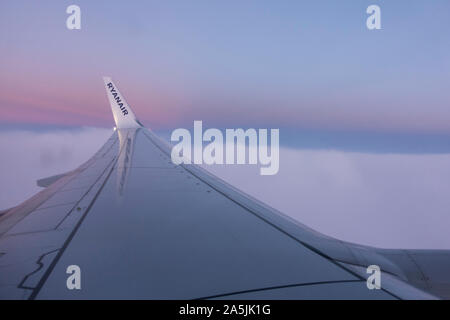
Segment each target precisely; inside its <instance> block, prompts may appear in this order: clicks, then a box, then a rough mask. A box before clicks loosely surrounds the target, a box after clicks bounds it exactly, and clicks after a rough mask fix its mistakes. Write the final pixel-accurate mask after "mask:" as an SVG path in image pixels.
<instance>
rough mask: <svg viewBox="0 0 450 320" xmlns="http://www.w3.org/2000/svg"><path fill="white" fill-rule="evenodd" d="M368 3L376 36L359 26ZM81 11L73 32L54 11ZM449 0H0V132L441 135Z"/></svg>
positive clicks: (449, 97)
mask: <svg viewBox="0 0 450 320" xmlns="http://www.w3.org/2000/svg"><path fill="white" fill-rule="evenodd" d="M374 3H376V4H378V5H379V6H380V8H381V14H382V20H381V21H382V30H373V31H371V30H368V29H367V28H366V19H367V17H368V15H367V14H366V8H367V6H369V5H371V4H374ZM71 4H77V5H79V6H80V8H81V16H82V18H81V21H82V22H81V30H68V29H67V28H66V19H67V17H68V14H66V12H65V11H66V8H67V6H68V5H71ZM449 9H450V3H449V2H448V1H447V0H434V1H424V0H408V1H406V0H405V1H379V0H368V1H365V0H361V1H352V0H343V1H332V0H326V1H325V0H321V1H233V0H232V1H206V0H205V1H197V0H194V1H131V2H128V1H114V2H111V1H75V2H74V1H73V0H72V1H20V0H19V1H2V2H1V4H0V39H2V41H1V42H0V52H1V59H0V70H1V75H0V88H1V89H0V90H1V95H0V108H1V113H2V117H1V120H0V123H2V124H5V125H11V124H18V123H20V124H23V123H26V124H41V125H42V124H46V125H49V124H51V125H58V126H61V125H66V126H102V127H110V126H111V115H110V114H109V110H108V105H107V102H106V100H105V96H104V95H105V94H104V92H103V84H102V79H101V76H103V75H109V76H111V77H112V78H113V79H114V80H115V81H116V83H117V85H118V86H119V87H120V88H121V91H123V92H126V96H127V100H128V102H129V103H130V104H131V105H132V106H133V108H134V109H135V111H136V113H137V114H138V115H139V117H140V118H141V119H140V120H142V122H143V123H144V124H146V125H147V126H151V127H152V128H154V129H173V128H176V127H180V126H183V127H186V126H188V125H191V124H192V121H193V120H196V119H200V120H203V121H204V122H205V123H209V124H210V125H211V126H213V127H230V126H233V127H235V126H249V127H263V126H264V127H277V128H294V129H304V130H318V131H320V130H329V131H330V130H331V131H336V132H342V131H346V132H357V133H359V132H377V133H378V132H381V133H385V132H389V133H399V132H400V133H411V134H417V133H418V134H446V135H447V134H450V121H448V119H449V118H450V108H448V103H449V101H450V92H449V90H447V83H448V82H449V80H450V79H449V76H450V57H449V55H448V52H449V50H450V42H449V41H448V34H447V32H446V31H447V30H448V29H449V27H450V10H449Z"/></svg>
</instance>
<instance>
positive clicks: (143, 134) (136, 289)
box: [0, 78, 450, 299]
mask: <svg viewBox="0 0 450 320" xmlns="http://www.w3.org/2000/svg"><path fill="white" fill-rule="evenodd" d="M105 86H106V89H107V94H108V98H109V100H110V102H111V108H112V110H113V114H114V118H115V121H116V130H115V131H114V132H113V134H112V135H111V137H110V138H109V139H108V141H107V142H106V143H105V144H104V146H103V147H102V148H101V149H100V150H99V151H98V152H97V153H96V154H95V155H94V156H93V157H92V158H91V159H90V160H88V161H87V162H86V163H84V164H83V165H81V166H80V167H79V168H77V169H75V170H73V171H71V172H68V173H66V174H64V175H58V176H55V178H53V179H50V178H49V180H42V181H41V184H45V185H48V187H46V188H45V189H44V190H43V191H41V192H40V193H38V194H37V195H35V196H34V197H32V198H31V199H29V200H27V201H25V202H24V203H22V204H21V205H19V206H17V207H15V208H12V209H9V210H8V211H6V212H2V213H0V298H1V299H199V298H204V299H435V298H449V297H450V294H449V287H450V285H449V283H450V281H449V277H448V276H447V273H446V272H444V271H445V270H450V254H449V252H448V251H445V250H440V251H427V250H424V251H408V250H383V249H377V248H371V247H367V246H360V245H355V244H350V243H346V242H342V241H339V240H337V239H333V238H330V237H327V236H325V235H322V234H320V233H317V232H315V231H314V230H311V229H309V228H308V227H306V226H304V225H302V224H299V223H298V222H296V221H294V220H292V219H290V218H288V217H286V216H285V215H283V214H282V213H280V212H278V211H276V210H274V209H272V208H270V207H268V206H266V205H264V204H263V203H261V202H259V201H258V200H256V199H253V198H252V197H250V196H248V195H246V194H244V193H242V192H240V191H239V190H237V189H235V188H233V187H232V186H230V185H228V184H227V183H225V182H224V181H222V180H220V179H219V178H217V177H215V176H213V175H212V174H210V173H208V172H207V171H205V170H203V169H202V168H200V167H198V166H196V165H185V164H182V165H174V164H173V163H172V161H171V158H170V147H169V146H168V145H167V144H166V143H165V142H164V141H162V140H161V139H160V138H158V137H157V136H156V135H155V134H154V133H153V132H151V131H150V130H148V129H145V128H143V127H142V126H141V125H140V123H139V121H138V120H137V118H136V117H135V116H134V113H132V111H131V108H130V106H129V105H128V104H127V103H126V102H125V100H124V98H123V96H122V95H121V94H120V92H118V90H117V88H116V86H115V85H114V83H113V82H112V81H111V79H109V78H105ZM114 93H116V94H115V95H114ZM119 101H120V102H119ZM124 110H127V112H126V113H125V112H124ZM127 116H131V118H130V117H127ZM121 117H127V118H126V119H127V120H126V121H124V122H121ZM433 259H434V260H433ZM432 260H433V262H432V263H431V262H430V261H432ZM373 264H376V265H379V266H380V268H381V270H382V277H381V279H382V283H381V289H379V290H377V289H375V290H369V289H368V287H367V285H366V278H367V276H368V275H367V274H366V268H367V266H369V265H373ZM71 265H77V266H79V268H80V270H81V279H82V280H81V289H80V290H69V289H68V287H67V284H66V281H67V278H68V276H69V274H68V273H67V268H68V267H69V266H71Z"/></svg>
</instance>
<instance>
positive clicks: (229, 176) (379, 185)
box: [0, 128, 450, 249]
mask: <svg viewBox="0 0 450 320" xmlns="http://www.w3.org/2000/svg"><path fill="white" fill-rule="evenodd" d="M111 133H112V131H111V130H110V129H94V128H84V129H80V130H61V131H52V132H43V133H42V132H41V133H39V132H31V131H17V130H16V131H3V132H0V147H1V150H2V153H1V161H2V166H0V181H1V186H0V191H1V192H0V209H4V208H8V207H11V206H14V205H17V204H18V203H20V202H22V201H23V200H26V199H27V198H28V197H30V196H32V195H33V194H35V193H36V192H37V191H39V190H40V188H38V187H37V186H36V180H37V179H40V178H42V177H46V176H50V175H54V174H58V173H62V172H65V171H68V170H71V169H74V168H76V167H78V166H79V165H80V164H81V163H82V162H84V161H86V160H87V159H89V157H90V156H92V155H93V154H94V153H95V151H97V149H98V148H100V146H101V145H102V144H103V143H104V142H105V141H106V139H107V138H108V137H109V135H110V134H111ZM207 169H208V170H210V171H212V172H213V173H215V174H216V175H218V176H219V177H221V178H222V179H224V180H226V181H228V182H229V183H231V184H233V185H234V186H236V187H238V188H239V189H241V190H243V191H244V192H246V193H248V194H250V195H252V196H254V197H256V198H258V199H260V200H262V201H263V202H265V203H267V204H268V205H270V206H272V207H275V208H277V209H278V210H280V211H282V212H284V213H286V214H287V215H290V216H292V217H293V218H295V219H297V220H298V221H300V222H302V223H304V224H306V225H308V226H310V227H311V228H314V229H316V230H318V231H320V232H323V233H325V234H328V235H330V236H334V237H336V238H339V239H342V240H347V241H352V242H358V243H363V244H368V245H374V246H379V247H390V248H399V247H402V248H447V249H450V236H449V233H448V226H449V225H450V209H449V208H450V197H449V195H448V194H449V191H450V154H440V155H434V154H424V155H417V154H416V155H408V154H369V153H357V152H342V151H336V150H301V149H289V148H281V150H280V170H279V173H278V174H277V175H275V176H261V175H260V174H259V166H245V165H244V166H243V165H228V166H210V167H208V168H207Z"/></svg>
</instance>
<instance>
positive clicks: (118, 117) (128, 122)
mask: <svg viewBox="0 0 450 320" xmlns="http://www.w3.org/2000/svg"><path fill="white" fill-rule="evenodd" d="M103 81H104V82H105V88H106V95H107V96H108V100H109V103H110V105H111V110H112V113H113V116H114V121H115V122H116V128H117V129H125V128H140V127H142V125H141V123H140V122H139V120H138V119H137V118H136V116H135V115H134V112H133V110H131V108H130V106H129V105H128V103H127V102H126V101H125V98H124V97H123V95H122V94H121V93H120V92H119V89H117V87H116V85H115V84H114V82H113V81H112V80H111V78H109V77H103Z"/></svg>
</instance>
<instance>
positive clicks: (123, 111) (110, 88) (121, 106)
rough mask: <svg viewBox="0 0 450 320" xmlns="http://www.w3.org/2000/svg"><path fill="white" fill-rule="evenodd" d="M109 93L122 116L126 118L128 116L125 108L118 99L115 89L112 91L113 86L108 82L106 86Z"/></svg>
mask: <svg viewBox="0 0 450 320" xmlns="http://www.w3.org/2000/svg"><path fill="white" fill-rule="evenodd" d="M107 86H108V89H109V91H110V92H111V94H112V96H113V97H114V100H116V102H117V105H118V106H119V108H120V110H121V111H122V113H123V115H124V116H126V115H127V114H128V110H127V108H125V107H124V106H123V102H122V100H121V99H120V96H119V94H118V93H117V91H116V89H114V86H113V84H112V83H111V82H110V83H108V84H107Z"/></svg>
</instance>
